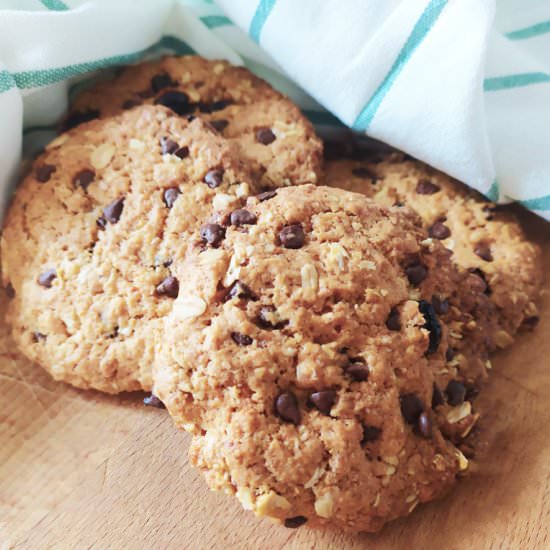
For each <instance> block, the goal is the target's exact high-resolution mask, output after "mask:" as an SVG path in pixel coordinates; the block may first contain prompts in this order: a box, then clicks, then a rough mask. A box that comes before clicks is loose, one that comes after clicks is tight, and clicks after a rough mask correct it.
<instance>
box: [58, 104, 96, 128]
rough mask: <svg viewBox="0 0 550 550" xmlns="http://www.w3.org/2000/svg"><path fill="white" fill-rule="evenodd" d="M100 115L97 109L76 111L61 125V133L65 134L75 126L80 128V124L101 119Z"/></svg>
mask: <svg viewBox="0 0 550 550" xmlns="http://www.w3.org/2000/svg"><path fill="white" fill-rule="evenodd" d="M99 114H100V113H99V111H98V110H97V109H88V110H87V111H74V112H72V113H69V115H68V116H67V118H65V120H64V121H63V123H62V124H61V131H62V132H65V131H67V130H70V129H71V128H74V127H75V126H78V125H79V124H82V123H84V122H88V121H90V120H94V119H95V118H99Z"/></svg>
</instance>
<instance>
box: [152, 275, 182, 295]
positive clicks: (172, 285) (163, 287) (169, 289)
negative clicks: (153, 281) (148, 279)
mask: <svg viewBox="0 0 550 550" xmlns="http://www.w3.org/2000/svg"><path fill="white" fill-rule="evenodd" d="M179 290H180V284H179V281H178V280H177V279H176V277H172V276H170V277H166V278H165V279H163V280H162V281H161V282H160V283H159V284H158V285H157V286H156V288H155V292H156V293H157V294H158V295H159V296H168V297H169V298H177V297H178V292H179Z"/></svg>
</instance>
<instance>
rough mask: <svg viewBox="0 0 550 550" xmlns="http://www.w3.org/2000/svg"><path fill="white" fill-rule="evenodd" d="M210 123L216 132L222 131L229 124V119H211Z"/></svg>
mask: <svg viewBox="0 0 550 550" xmlns="http://www.w3.org/2000/svg"><path fill="white" fill-rule="evenodd" d="M210 124H211V125H212V126H213V127H214V129H215V130H216V131H217V132H223V131H224V130H225V129H226V128H227V127H228V126H229V121H227V120H225V119H224V118H220V119H217V120H211V121H210Z"/></svg>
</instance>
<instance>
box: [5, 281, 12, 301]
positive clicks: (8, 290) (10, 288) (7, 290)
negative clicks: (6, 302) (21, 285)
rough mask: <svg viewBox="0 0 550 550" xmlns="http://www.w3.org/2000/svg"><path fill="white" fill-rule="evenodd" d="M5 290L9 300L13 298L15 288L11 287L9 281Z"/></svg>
mask: <svg viewBox="0 0 550 550" xmlns="http://www.w3.org/2000/svg"><path fill="white" fill-rule="evenodd" d="M4 290H5V291H6V296H7V297H8V298H9V299H10V300H11V299H12V298H15V288H13V285H12V284H11V283H8V284H7V285H6V287H5V288H4Z"/></svg>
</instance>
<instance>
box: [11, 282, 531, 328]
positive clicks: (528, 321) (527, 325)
mask: <svg viewBox="0 0 550 550" xmlns="http://www.w3.org/2000/svg"><path fill="white" fill-rule="evenodd" d="M6 290H7V287H6ZM539 321H540V317H539V316H538V315H533V316H531V317H526V318H525V319H524V320H523V321H522V323H521V328H522V329H524V330H533V329H534V328H535V327H536V326H537V325H538V324H539Z"/></svg>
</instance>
